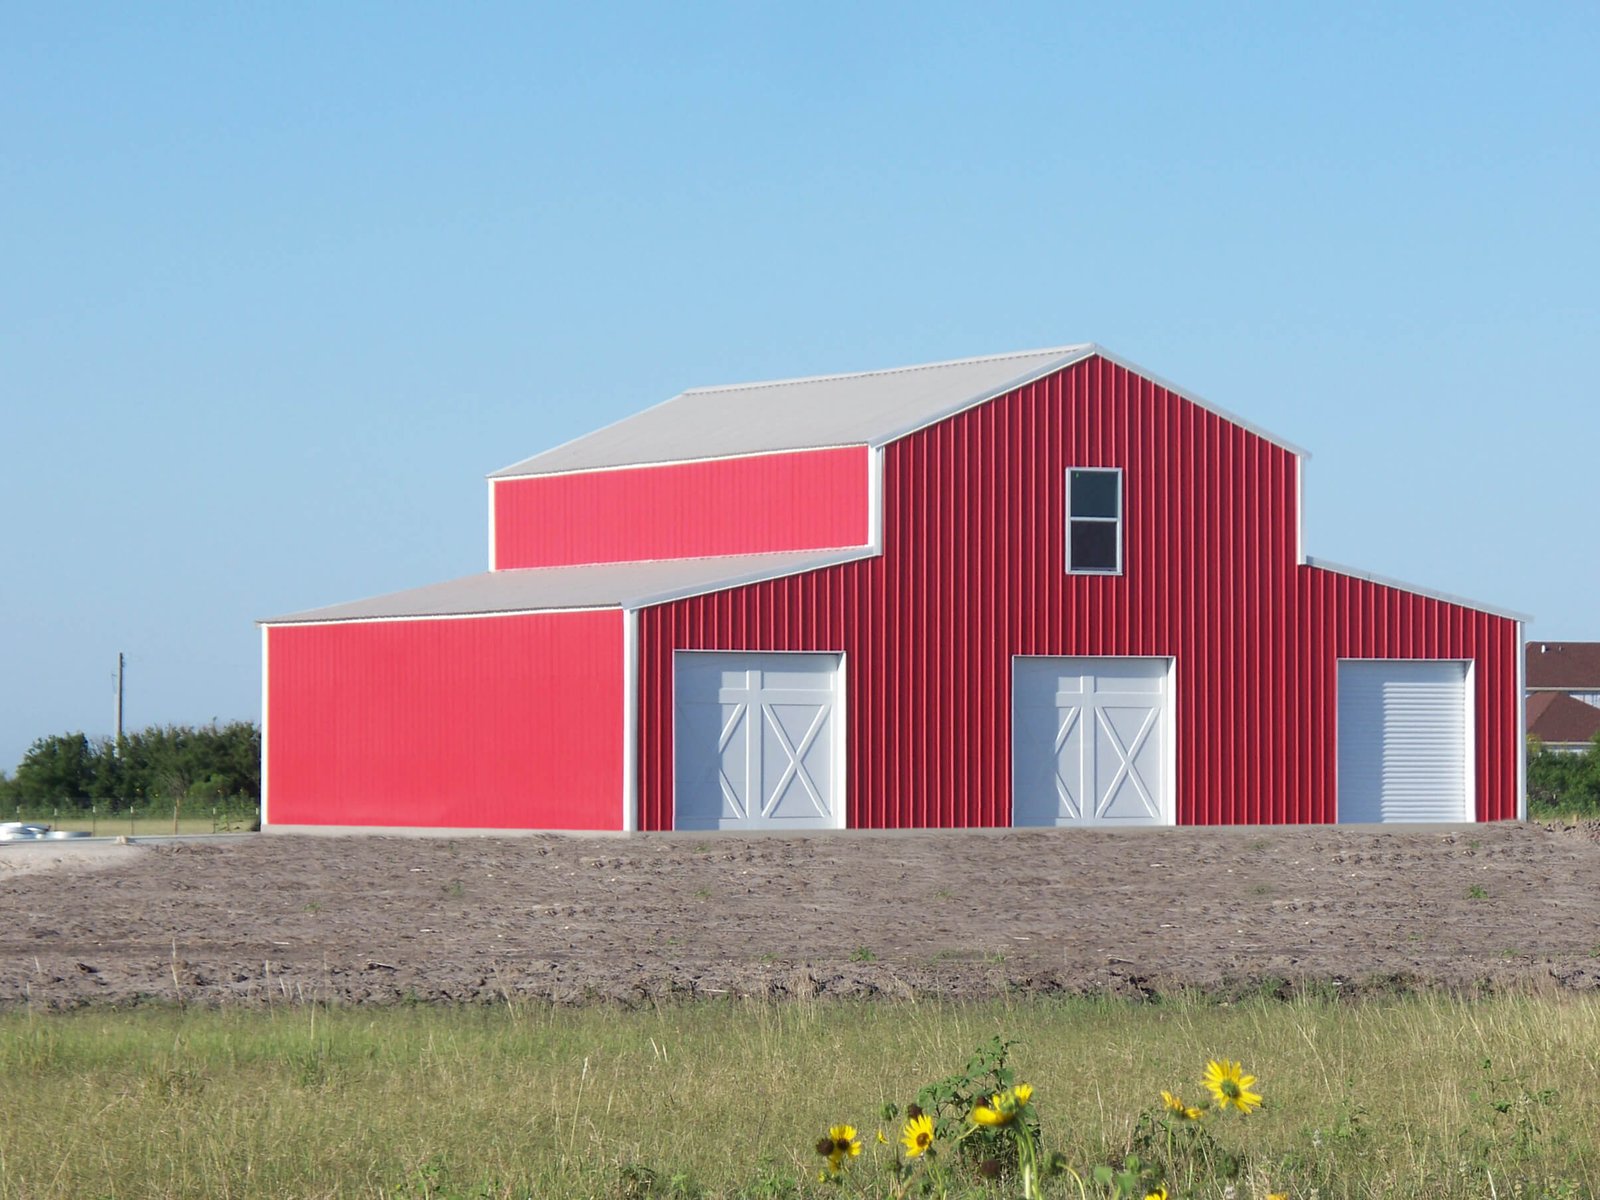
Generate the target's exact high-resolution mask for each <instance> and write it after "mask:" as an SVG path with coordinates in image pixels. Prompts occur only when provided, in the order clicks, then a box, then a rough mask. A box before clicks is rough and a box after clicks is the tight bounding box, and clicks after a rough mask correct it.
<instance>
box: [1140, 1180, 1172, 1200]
mask: <svg viewBox="0 0 1600 1200" xmlns="http://www.w3.org/2000/svg"><path fill="white" fill-rule="evenodd" d="M1144 1200H1167V1189H1166V1185H1165V1184H1163V1185H1162V1186H1161V1187H1158V1188H1156V1190H1155V1191H1153V1192H1146V1193H1145V1194H1144Z"/></svg>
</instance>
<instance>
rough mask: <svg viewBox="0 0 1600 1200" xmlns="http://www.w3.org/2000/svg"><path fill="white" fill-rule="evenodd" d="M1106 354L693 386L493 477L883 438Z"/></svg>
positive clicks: (1032, 354) (1036, 354) (1062, 350)
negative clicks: (1092, 357) (1091, 356)
mask: <svg viewBox="0 0 1600 1200" xmlns="http://www.w3.org/2000/svg"><path fill="white" fill-rule="evenodd" d="M1096 353H1100V349H1099V347H1097V346H1095V345H1093V344H1090V343H1085V344H1082V345H1077V346H1057V347H1055V348H1053V349H1049V350H1028V351H1023V352H1020V353H1016V354H997V355H992V356H990V357H987V358H963V359H959V360H957V361H955V362H943V363H928V364H926V365H924V366H917V367H898V368H895V369H893V370H888V371H866V372H862V373H860V374H855V375H819V376H816V377H814V378H811V379H781V380H776V381H774V382H771V383H744V384H737V385H734V386H730V387H710V388H694V389H691V390H690V391H687V392H684V393H682V394H681V395H677V396H674V397H673V398H672V399H671V400H667V401H665V402H664V403H661V404H658V405H656V406H655V407H654V408H648V409H646V410H645V411H644V412H641V413H638V414H636V415H634V416H631V417H625V418H624V419H622V420H621V421H618V422H616V423H615V424H613V425H608V426H606V427H605V428H604V429H597V430H596V431H595V432H593V433H588V434H585V435H584V436H583V437H580V438H577V439H575V440H574V441H570V442H568V443H567V444H566V445H564V446H557V447H556V448H555V449H554V450H546V451H545V452H544V453H543V454H535V455H534V456H533V457H532V458H528V459H524V460H523V461H522V462H519V463H517V464H515V465H514V466H510V467H506V468H504V469H502V470H499V471H495V472H493V473H492V474H491V475H490V476H489V478H491V479H498V478H505V477H507V476H515V475H548V474H553V473H555V472H559V471H586V470H592V469H594V468H596V467H621V466H630V465H633V464H636V463H659V462H678V461H682V460H684V459H696V458H725V457H728V456H731V455H736V454H761V453H766V452H770V451H775V450H805V449H812V448H815V447H819V446H859V445H873V446H880V445H883V444H884V443H885V442H891V441H893V440H894V439H896V438H898V437H903V436H904V435H905V434H907V433H910V432H911V431H912V430H915V429H920V428H922V427H923V426H924V425H928V424H931V423H932V422H934V421H938V420H940V419H942V418H944V417H947V416H950V415H951V414H952V413H957V412H960V411H961V410H962V409H964V408H970V407H971V406H972V405H974V404H979V403H981V402H983V401H985V400H989V399H992V398H994V397H995V396H1000V395H1004V394H1005V393H1006V392H1009V391H1010V390H1012V389H1013V388H1017V387H1021V386H1022V385H1023V384H1025V383H1028V382H1030V381H1032V380H1034V379H1038V378H1040V377H1041V376H1043V375H1048V374H1049V373H1050V372H1052V371H1056V370H1059V369H1060V368H1062V367H1065V366H1069V365H1070V364H1072V363H1075V362H1077V361H1079V360H1080V359H1084V358H1088V357H1089V356H1090V355H1092V354H1096Z"/></svg>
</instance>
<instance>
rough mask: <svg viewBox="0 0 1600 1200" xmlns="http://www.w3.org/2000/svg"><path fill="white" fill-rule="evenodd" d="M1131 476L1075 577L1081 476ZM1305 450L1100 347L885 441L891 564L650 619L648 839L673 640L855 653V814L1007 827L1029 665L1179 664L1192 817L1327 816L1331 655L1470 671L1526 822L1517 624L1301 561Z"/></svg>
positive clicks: (644, 761) (852, 566)
mask: <svg viewBox="0 0 1600 1200" xmlns="http://www.w3.org/2000/svg"><path fill="white" fill-rule="evenodd" d="M1074 466H1087V467H1096V466H1106V467H1113V466H1114V467H1121V468H1123V471H1124V512H1125V514H1126V517H1125V523H1124V531H1123V536H1124V564H1125V566H1124V572H1123V574H1121V575H1120V576H1082V575H1078V576H1072V575H1068V574H1067V573H1066V571H1065V565H1064V554H1065V552H1064V542H1065V528H1064V524H1065V495H1064V491H1065V481H1066V472H1067V469H1068V468H1069V467H1074ZM1297 469H1298V462H1297V460H1296V458H1295V456H1294V454H1293V453H1292V452H1290V451H1288V450H1285V449H1283V448H1281V447H1279V446H1277V445H1274V444H1273V443H1271V442H1269V441H1267V440H1265V439H1264V438H1261V437H1259V436H1257V435H1255V434H1253V433H1251V432H1249V431H1248V430H1246V429H1244V428H1242V427H1240V426H1238V425H1235V424H1233V423H1231V422H1229V421H1227V420H1226V419H1224V418H1222V417H1220V416H1218V415H1216V414H1215V413H1213V412H1210V411H1209V410H1207V409H1204V408H1201V407H1199V406H1198V405H1195V404H1192V403H1190V402H1188V401H1186V400H1184V399H1182V398H1181V397H1179V396H1177V395H1175V394H1174V393H1172V392H1170V391H1167V390H1166V389H1164V388H1161V387H1159V386H1157V385H1156V384H1154V383H1151V382H1150V381H1148V380H1146V379H1143V378H1141V377H1139V376H1137V375H1135V374H1133V373H1131V372H1129V371H1127V370H1124V369H1123V368H1121V367H1119V366H1116V365H1115V364H1112V363H1109V362H1107V361H1105V360H1104V359H1099V358H1095V359H1091V360H1088V361H1086V362H1083V363H1079V364H1077V365H1074V366H1072V367H1069V368H1067V369H1065V370H1064V371H1062V372H1059V373H1057V374H1055V375H1052V376H1049V377H1047V378H1045V379H1043V380H1040V381H1038V382H1036V383H1034V384H1030V385H1028V386H1026V387H1023V388H1020V389H1018V390H1016V391H1014V392H1011V393H1009V394H1007V395H1005V396H1003V397H1001V398H999V399H997V400H995V401H992V402H990V403H987V404H983V405H980V406H978V407H976V408H973V409H970V410H968V411H966V412H964V413H962V414H960V415H958V416H956V417H953V418H951V419H949V420H946V421H942V422H940V423H938V424H936V425H933V426H930V427H929V428H927V429H924V430H922V431H920V432H918V433H915V434H912V435H910V436H908V437H906V438H903V439H901V440H899V441H897V442H895V443H893V444H891V445H890V446H888V447H887V448H886V451H885V461H884V517H883V520H884V548H883V554H882V555H881V556H880V557H874V558H871V559H866V560H862V561H860V562H855V563H849V564H845V565H841V566H837V567H831V568H828V569H826V570H822V571H817V572H812V573H809V574H806V575H800V576H793V577H790V578H786V579H780V580H775V581H772V582H768V583H762V584H755V585H750V586H746V587H741V588H735V589H731V590H728V591H724V592H719V593H715V594H712V595H707V596H699V597H694V598H691V599H687V600H682V601H677V602H673V603H670V604H664V605H659V606H656V607H654V608H650V609H646V610H644V611H643V612H642V613H641V615H640V628H639V647H640V663H639V670H640V676H639V678H640V705H641V710H640V746H639V769H640V777H639V795H640V814H639V815H640V828H643V829H670V828H671V827H672V778H673V765H672V654H673V651H674V650H678V649H695V650H715V649H725V650H818V651H820V650H826V651H842V652H843V653H844V654H845V655H846V656H847V658H846V661H847V670H846V679H847V687H848V733H847V743H846V754H847V780H848V782H847V789H848V799H847V805H848V823H849V825H850V826H852V827H864V828H883V827H906V826H961V825H1004V824H1008V823H1009V822H1010V807H1011V803H1010V794H1011V670H1012V659H1013V656H1015V655H1021V654H1046V655H1094V656H1100V655H1166V656H1171V657H1173V658H1174V659H1175V661H1176V667H1175V672H1174V682H1173V688H1174V701H1175V725H1174V732H1175V735H1176V741H1177V745H1176V758H1177V773H1176V789H1177V796H1176V808H1177V820H1178V822H1179V823H1180V824H1220V823H1276V822H1326V821H1333V820H1334V819H1335V818H1336V810H1335V806H1336V780H1335V747H1336V742H1335V738H1334V734H1335V731H1334V720H1335V714H1336V712H1337V703H1336V690H1335V689H1336V686H1337V667H1336V663H1337V659H1338V658H1339V657H1367V656H1387V657H1443V658H1467V659H1472V660H1473V662H1474V664H1475V675H1474V678H1475V687H1476V693H1477V697H1476V699H1477V705H1476V708H1477V711H1476V716H1475V724H1476V730H1477V737H1478V747H1479V749H1478V761H1477V789H1476V790H1477V804H1478V814H1479V817H1480V818H1481V819H1485V820H1492V819H1499V818H1509V817H1514V816H1516V813H1517V781H1516V754H1517V753H1518V752H1519V749H1520V748H1519V745H1518V738H1517V734H1516V728H1515V725H1516V720H1517V716H1516V713H1515V711H1514V709H1515V702H1516V701H1515V687H1514V685H1513V683H1512V679H1513V678H1514V676H1513V675H1512V674H1511V673H1512V672H1513V669H1514V665H1515V659H1516V655H1517V653H1518V648H1517V631H1516V624H1515V622H1513V621H1511V620H1509V619H1506V618H1501V617H1495V616H1491V615H1488V614H1485V613H1482V612H1478V611H1476V610H1471V609H1467V608H1462V607H1460V606H1456V605H1450V604H1446V603H1443V602H1441V601H1437V600H1432V599H1427V598H1424V597H1421V596H1417V595H1414V594H1412V593H1407V592H1403V591H1399V590H1397V589H1394V588H1389V587H1384V586H1382V585H1378V584H1373V583H1369V582H1366V581H1362V580H1357V579H1352V578H1349V577H1346V576H1341V575H1336V574H1333V573H1331V572H1327V571H1324V570H1320V569H1317V568H1312V567H1309V566H1304V565H1301V564H1299V563H1298V561H1297V559H1296V535H1297V532H1296V525H1295V522H1296V503H1297V488H1296V472H1297Z"/></svg>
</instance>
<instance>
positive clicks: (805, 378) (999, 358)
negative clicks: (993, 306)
mask: <svg viewBox="0 0 1600 1200" xmlns="http://www.w3.org/2000/svg"><path fill="white" fill-rule="evenodd" d="M1098 349H1099V347H1098V345H1097V344H1096V343H1094V342H1075V343H1073V344H1071V345H1066V346H1042V347H1040V348H1039V349H1037V350H1012V351H1008V352H1006V353H1004V354H975V355H972V356H971V357H968V358H952V359H947V360H945V361H943V362H931V363H910V364H908V365H906V366H903V367H878V368H876V369H874V370H871V371H837V372H834V373H833V374H829V375H796V376H793V377H792V378H789V379H754V380H751V381H750V382H748V383H719V384H712V385H711V386H709V387H696V388H685V389H684V390H683V391H681V392H679V393H678V395H679V396H703V395H705V394H706V393H708V392H752V391H757V390H759V389H761V388H773V387H792V386H793V385H795V384H799V383H831V382H833V381H834V380H838V379H868V378H871V377H872V376H875V375H906V374H909V373H911V372H913V371H936V370H939V369H940V368H942V367H964V366H968V365H970V364H972V363H991V362H1005V361H1006V360H1007V359H1013V358H1038V357H1040V356H1041V355H1047V354H1054V355H1064V354H1072V353H1074V352H1081V351H1085V350H1090V351H1094V350H1098ZM674 399H676V397H674Z"/></svg>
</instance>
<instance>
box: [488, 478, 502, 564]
mask: <svg viewBox="0 0 1600 1200" xmlns="http://www.w3.org/2000/svg"><path fill="white" fill-rule="evenodd" d="M494 483H495V481H494V480H493V479H491V480H489V570H491V571H498V570H499V569H500V553H499V550H498V549H497V548H496V547H497V545H498V539H497V538H496V537H495V534H496V533H497V532H498V530H497V528H496V527H497V525H498V523H499V516H498V514H497V513H496V511H495V510H496V499H495V491H494Z"/></svg>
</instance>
